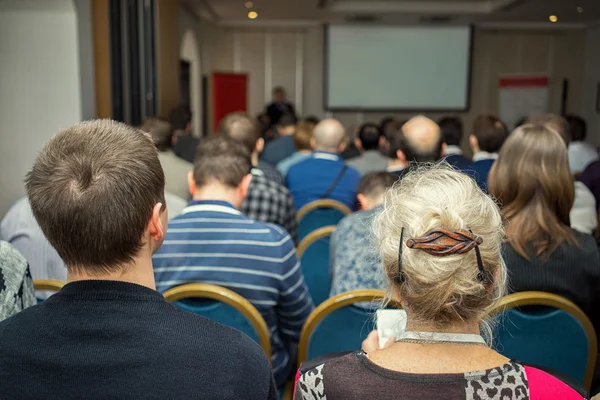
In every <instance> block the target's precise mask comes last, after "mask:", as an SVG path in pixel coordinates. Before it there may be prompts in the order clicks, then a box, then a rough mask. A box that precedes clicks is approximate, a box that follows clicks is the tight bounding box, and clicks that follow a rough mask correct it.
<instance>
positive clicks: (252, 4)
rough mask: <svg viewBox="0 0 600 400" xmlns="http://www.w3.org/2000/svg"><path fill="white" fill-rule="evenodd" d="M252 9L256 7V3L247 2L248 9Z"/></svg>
mask: <svg viewBox="0 0 600 400" xmlns="http://www.w3.org/2000/svg"><path fill="white" fill-rule="evenodd" d="M252 7H254V3H253V2H251V1H247V2H246V8H252Z"/></svg>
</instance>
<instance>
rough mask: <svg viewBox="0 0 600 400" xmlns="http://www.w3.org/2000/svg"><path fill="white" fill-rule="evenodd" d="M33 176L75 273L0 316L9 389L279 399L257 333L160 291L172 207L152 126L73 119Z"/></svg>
mask: <svg viewBox="0 0 600 400" xmlns="http://www.w3.org/2000/svg"><path fill="white" fill-rule="evenodd" d="M26 187H27V195H28V197H29V200H30V202H31V208H32V210H33V214H34V215H35V218H36V219H37V221H38V223H39V225H40V226H41V228H42V231H43V232H44V233H45V235H46V237H47V238H48V241H49V242H50V244H52V246H53V247H54V248H55V249H56V251H57V252H58V254H59V255H60V256H61V258H62V259H63V260H64V261H65V264H66V265H67V269H68V283H67V284H66V285H65V286H64V287H63V288H62V289H61V290H60V291H59V292H58V293H57V294H55V295H53V296H51V297H50V298H49V299H48V300H46V301H44V302H43V303H41V304H39V305H37V306H35V307H30V308H28V309H26V310H24V311H22V312H20V313H18V314H17V315H15V316H13V317H11V318H9V319H7V320H5V321H3V322H1V323H0V376H1V377H2V379H0V392H1V393H2V396H3V397H6V398H7V399H23V400H27V399H39V398H47V399H97V400H100V399H136V400H137V399H148V398H156V399H159V398H160V399H166V398H177V399H184V398H195V397H198V396H199V393H210V397H211V398H215V399H231V398H244V399H246V398H252V399H257V400H258V399H261V400H262V399H267V398H268V399H273V400H274V399H276V398H277V393H276V388H275V385H274V382H273V378H272V374H271V369H270V367H269V363H268V360H267V359H266V357H265V355H264V352H263V351H262V349H261V348H260V347H259V346H258V345H257V344H256V343H254V342H253V341H252V340H251V339H249V338H248V337H247V336H245V335H243V334H241V333H240V332H239V331H236V330H234V329H231V328H228V327H225V326H223V325H220V324H218V323H215V322H212V321H210V320H207V319H205V318H202V317H199V316H197V315H194V314H191V313H188V312H184V311H181V310H179V309H177V308H175V307H174V306H173V305H171V304H169V303H167V302H166V301H165V299H164V298H163V296H162V295H161V294H160V293H159V292H157V291H156V290H155V282H154V272H153V269H152V258H151V257H152V254H153V253H154V252H155V251H156V250H157V249H158V248H159V247H160V245H161V243H162V242H163V239H164V235H165V232H166V224H167V214H168V210H167V208H166V207H165V205H164V202H165V200H164V188H165V180H164V174H163V171H162V168H161V165H160V161H159V160H158V156H157V151H156V147H155V146H154V144H153V143H152V141H151V140H150V139H149V138H148V136H147V135H146V134H144V133H143V132H142V131H141V130H137V129H134V128H131V127H129V126H127V125H124V124H121V123H118V122H115V121H110V120H97V121H88V122H84V123H81V124H77V125H74V126H72V127H69V128H66V129H64V130H62V131H61V132H59V133H58V134H57V135H56V136H54V137H53V138H52V139H51V140H50V142H49V143H48V144H47V145H46V146H45V147H44V149H43V150H42V152H41V153H40V154H39V155H38V158H37V159H36V161H35V164H34V166H33V169H32V170H31V171H30V172H29V174H28V175H27V179H26ZM26 366H30V368H28V367H26ZM232 366H235V372H234V373H233V372H232ZM24 368H25V370H26V373H25V372H24V371H25V370H24Z"/></svg>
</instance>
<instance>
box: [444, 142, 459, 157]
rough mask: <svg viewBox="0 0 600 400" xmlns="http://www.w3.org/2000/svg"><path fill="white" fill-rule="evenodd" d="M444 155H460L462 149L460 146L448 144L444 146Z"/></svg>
mask: <svg viewBox="0 0 600 400" xmlns="http://www.w3.org/2000/svg"><path fill="white" fill-rule="evenodd" d="M444 155H446V156H454V155H456V156H462V155H463V151H462V149H461V148H460V146H456V145H453V144H449V145H448V146H446V152H445V153H444Z"/></svg>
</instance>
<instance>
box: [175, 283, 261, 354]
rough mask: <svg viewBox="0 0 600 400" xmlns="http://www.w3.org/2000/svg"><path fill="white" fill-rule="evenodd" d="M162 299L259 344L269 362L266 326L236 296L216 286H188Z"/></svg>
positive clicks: (258, 315) (249, 307) (177, 287)
mask: <svg viewBox="0 0 600 400" xmlns="http://www.w3.org/2000/svg"><path fill="white" fill-rule="evenodd" d="M164 297H165V299H166V300H167V301H168V302H172V303H173V304H174V305H175V306H176V307H179V308H181V309H182V310H185V311H189V312H192V313H194V314H197V315H201V316H203V317H205V318H207V319H210V320H212V321H215V322H219V323H221V324H223V325H227V326H230V327H232V328H235V329H237V330H239V331H241V332H242V333H245V334H246V335H247V336H249V337H250V338H251V339H253V340H254V341H256V342H257V343H258V344H260V346H261V347H262V348H263V350H264V352H265V354H266V355H267V358H268V359H269V360H270V359H271V340H270V337H269V329H268V328H267V324H266V322H265V320H264V318H263V317H262V315H260V313H259V312H258V310H257V309H256V308H255V307H254V306H253V305H252V304H250V302H249V301H248V300H246V299H244V298H243V297H242V296H240V295H239V294H237V293H235V292H233V291H231V290H229V289H226V288H223V287H221V286H217V285H209V284H206V283H189V284H186V285H181V286H176V287H174V288H171V289H169V290H167V291H166V292H165V293H164Z"/></svg>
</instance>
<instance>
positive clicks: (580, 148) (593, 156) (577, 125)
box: [565, 115, 598, 175]
mask: <svg viewBox="0 0 600 400" xmlns="http://www.w3.org/2000/svg"><path fill="white" fill-rule="evenodd" d="M565 118H566V120H567V122H568V123H569V126H570V132H571V143H569V169H570V170H571V173H572V174H573V175H575V174H580V173H581V172H583V171H584V170H585V168H586V167H587V166H588V165H589V164H590V163H591V162H593V161H596V160H597V159H598V150H597V149H596V148H595V147H594V146H592V145H591V144H589V143H587V142H586V141H585V139H586V136H587V124H586V123H585V121H584V120H583V118H581V117H578V116H575V115H567V116H566V117H565Z"/></svg>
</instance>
